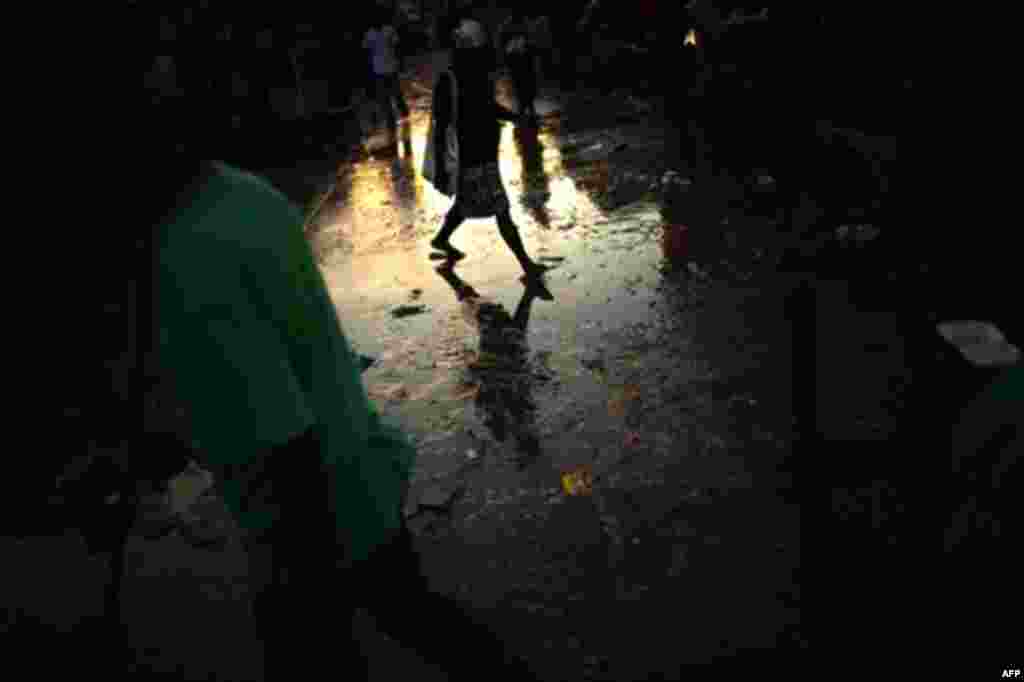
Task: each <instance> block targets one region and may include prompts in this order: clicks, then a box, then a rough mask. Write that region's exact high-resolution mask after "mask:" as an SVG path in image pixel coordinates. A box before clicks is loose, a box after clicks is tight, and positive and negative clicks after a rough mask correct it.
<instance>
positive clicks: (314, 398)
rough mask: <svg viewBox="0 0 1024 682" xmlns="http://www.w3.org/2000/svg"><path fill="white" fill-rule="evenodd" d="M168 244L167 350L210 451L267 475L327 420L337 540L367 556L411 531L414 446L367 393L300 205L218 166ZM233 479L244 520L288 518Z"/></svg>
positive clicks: (355, 555)
mask: <svg viewBox="0 0 1024 682" xmlns="http://www.w3.org/2000/svg"><path fill="white" fill-rule="evenodd" d="M156 244H157V248H156V263H155V280H154V293H155V298H154V301H155V312H156V314H157V318H156V319H157V344H156V358H157V361H158V363H159V367H160V371H161V373H162V374H163V376H165V377H168V380H169V381H170V384H171V386H172V391H173V392H174V394H175V399H176V402H177V403H179V404H181V405H184V406H186V410H187V412H188V423H189V428H190V431H191V433H190V435H191V438H192V441H193V443H194V444H195V446H196V447H197V449H198V450H200V451H201V452H203V453H204V456H205V459H206V460H207V461H209V462H210V463H211V464H212V465H215V466H216V465H219V466H220V467H223V466H228V467H238V468H240V469H241V470H243V471H244V470H245V469H246V468H247V467H249V468H254V469H258V468H259V467H258V464H259V462H258V458H260V457H263V456H265V455H266V454H267V453H268V452H269V450H270V448H272V447H274V446H278V445H282V444H284V443H287V442H288V441H289V440H291V439H292V438H293V437H295V436H297V435H299V434H301V433H302V432H304V431H305V430H307V429H308V428H310V427H314V429H315V431H316V434H317V436H318V438H319V441H320V444H321V455H322V461H323V465H324V470H325V471H326V472H327V473H328V475H329V476H330V482H331V485H330V486H329V488H330V490H331V504H332V505H333V511H334V514H335V519H336V524H335V525H336V528H337V531H338V538H337V539H338V541H339V542H341V543H343V545H344V546H345V548H346V550H347V553H348V555H349V556H350V557H351V558H352V559H353V560H360V559H364V558H366V557H367V556H368V555H369V553H370V551H371V550H372V549H373V548H374V547H375V546H377V545H378V544H380V543H382V542H383V541H384V540H386V539H387V538H388V537H389V536H390V535H391V533H392V532H393V531H395V530H396V529H397V528H398V526H399V514H400V509H399V506H400V496H401V489H402V485H403V483H404V482H406V481H407V480H408V477H409V472H410V469H411V466H412V461H413V458H414V450H413V448H412V446H411V445H410V443H409V441H408V439H407V438H406V437H405V436H404V435H403V434H402V433H401V432H400V431H399V430H397V429H396V428H394V427H390V426H388V425H386V424H384V423H382V422H381V420H380V418H379V417H378V415H377V413H376V411H375V410H374V408H373V405H372V404H371V403H370V402H369V400H368V399H367V396H366V393H365V391H364V389H363V386H362V382H361V379H360V375H359V368H358V366H357V362H356V358H355V356H354V354H353V352H352V350H351V348H350V347H349V343H348V341H347V339H346V338H345V335H344V332H343V331H342V328H341V324H340V322H339V320H338V317H337V313H336V311H335V308H334V304H333V303H332V301H331V299H330V296H329V294H328V292H327V288H326V286H325V284H324V281H323V277H322V275H321V273H320V271H319V269H318V267H317V265H316V262H315V260H314V258H313V254H312V251H311V249H310V247H309V245H308V243H307V242H306V239H305V236H304V235H303V231H302V216H301V214H300V213H299V211H298V210H297V209H296V208H295V207H294V206H292V205H291V204H290V203H289V202H288V201H287V199H285V197H284V196H283V195H281V194H280V193H279V192H278V191H277V190H275V189H274V188H273V187H272V186H270V185H269V184H268V183H267V182H266V181H264V180H262V179H260V178H258V177H256V176H253V175H250V174H247V173H244V172H242V171H239V170H237V169H233V168H230V167H228V166H226V165H223V164H215V165H214V170H213V173H212V174H211V175H210V177H209V178H208V180H206V181H205V182H204V183H203V184H202V185H201V186H200V187H199V188H198V189H197V190H196V191H195V193H194V196H192V197H190V200H189V201H187V202H185V205H184V206H183V207H182V208H180V209H179V210H178V211H177V212H176V213H175V214H174V215H173V216H172V217H171V218H169V219H168V220H167V221H165V222H164V223H163V224H162V225H161V226H160V228H159V232H158V235H157V239H156ZM218 468H219V467H218ZM221 485H222V492H223V494H224V497H225V501H226V502H227V504H228V505H229V506H230V507H231V508H232V510H233V511H234V512H235V514H236V515H237V518H238V520H239V523H240V524H241V525H242V526H243V527H244V528H246V529H248V530H250V531H257V532H259V531H263V530H266V529H268V528H269V527H271V526H272V525H273V524H274V523H275V521H276V520H277V518H278V517H279V510H277V509H276V508H274V507H273V506H272V505H268V504H263V505H261V504H258V503H256V502H253V500H256V499H258V495H255V494H251V493H252V492H253V491H247V490H246V486H245V485H244V483H243V482H242V481H241V480H239V479H238V478H234V479H229V480H224V481H221Z"/></svg>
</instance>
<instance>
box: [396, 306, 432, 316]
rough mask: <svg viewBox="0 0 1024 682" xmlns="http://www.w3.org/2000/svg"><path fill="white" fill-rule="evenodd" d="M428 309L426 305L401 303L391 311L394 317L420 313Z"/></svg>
mask: <svg viewBox="0 0 1024 682" xmlns="http://www.w3.org/2000/svg"><path fill="white" fill-rule="evenodd" d="M426 310H427V306H425V305H422V304H421V305H400V306H398V307H397V308H395V309H394V310H392V311H391V316H392V317H397V318H401V317H409V316H410V315H419V314H420V313H424V312H426Z"/></svg>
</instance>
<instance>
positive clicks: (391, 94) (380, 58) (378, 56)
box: [363, 10, 409, 140]
mask: <svg viewBox="0 0 1024 682" xmlns="http://www.w3.org/2000/svg"><path fill="white" fill-rule="evenodd" d="M363 47H365V48H366V49H368V50H369V51H370V57H371V60H372V66H373V74H374V94H375V95H376V98H377V106H378V107H379V108H380V111H381V114H383V116H384V120H385V123H386V124H387V127H388V133H389V134H390V135H391V138H392V140H394V139H395V138H396V137H397V134H396V131H397V129H398V122H397V120H396V119H395V111H394V109H393V108H392V106H394V107H396V108H397V109H398V113H399V115H400V116H401V117H402V118H403V119H404V118H406V117H407V116H408V115H409V105H408V104H406V102H405V98H404V97H403V96H402V85H401V83H400V82H399V79H398V72H399V66H400V60H399V57H398V32H397V31H396V30H395V27H394V26H393V25H392V21H391V16H390V15H389V14H387V13H385V12H384V11H383V10H381V11H380V14H379V15H378V16H377V20H376V22H375V24H374V25H373V26H371V27H370V29H369V30H368V31H367V32H366V37H365V38H364V39H363Z"/></svg>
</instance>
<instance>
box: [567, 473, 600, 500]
mask: <svg viewBox="0 0 1024 682" xmlns="http://www.w3.org/2000/svg"><path fill="white" fill-rule="evenodd" d="M593 485H594V478H593V474H592V473H591V471H590V467H586V466H584V467H580V468H578V469H574V470H572V471H567V472H564V473H563V474H562V489H563V490H564V491H565V494H566V495H571V496H579V495H589V494H590V493H591V492H592V491H593Z"/></svg>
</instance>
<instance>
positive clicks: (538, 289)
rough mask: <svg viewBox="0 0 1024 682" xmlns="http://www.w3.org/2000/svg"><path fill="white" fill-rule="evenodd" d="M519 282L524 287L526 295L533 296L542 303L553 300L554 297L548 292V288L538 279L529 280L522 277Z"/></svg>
mask: <svg viewBox="0 0 1024 682" xmlns="http://www.w3.org/2000/svg"><path fill="white" fill-rule="evenodd" d="M519 281H521V282H522V283H523V284H524V285H525V286H526V293H527V295H529V296H534V297H536V298H539V299H540V300H542V301H553V300H555V297H554V295H553V294H552V293H551V292H550V291H548V288H547V287H546V286H545V285H544V281H543V280H541V279H540V278H539V277H537V278H532V279H531V278H528V277H526V276H525V275H524V276H523V277H522V278H521V279H520V280H519Z"/></svg>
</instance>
